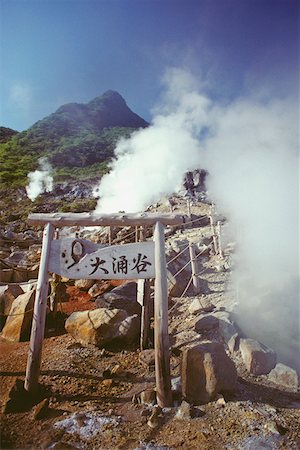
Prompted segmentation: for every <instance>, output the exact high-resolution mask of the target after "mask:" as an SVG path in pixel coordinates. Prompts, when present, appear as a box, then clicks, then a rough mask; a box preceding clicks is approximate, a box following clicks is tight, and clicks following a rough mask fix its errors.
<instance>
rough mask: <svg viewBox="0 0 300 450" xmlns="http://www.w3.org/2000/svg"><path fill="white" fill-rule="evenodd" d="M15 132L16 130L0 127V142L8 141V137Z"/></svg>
mask: <svg viewBox="0 0 300 450" xmlns="http://www.w3.org/2000/svg"><path fill="white" fill-rule="evenodd" d="M17 133H18V132H17V131H15V130H12V129H11V128H6V127H0V143H1V144H2V143H5V142H7V141H9V139H10V138H11V137H12V136H14V135H15V134H17Z"/></svg>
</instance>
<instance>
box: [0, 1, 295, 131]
mask: <svg viewBox="0 0 300 450" xmlns="http://www.w3.org/2000/svg"><path fill="white" fill-rule="evenodd" d="M299 5H300V3H299V2H298V0H98V1H95V0H0V20H1V23H0V25H1V27H0V38H1V44H0V64H1V69H0V70H1V73H0V77H1V78H0V125H1V126H7V127H11V128H14V129H16V130H24V129H27V128H28V127H30V126H31V125H32V124H33V123H34V122H36V121H37V120H39V119H41V118H43V117H45V116H47V115H49V114H50V113H52V112H54V111H55V110H56V109H57V108H58V107H59V106H61V105H62V104H64V103H68V102H79V103H81V102H87V101H89V100H91V99H92V98H94V97H96V96H98V95H101V94H102V93H103V92H105V91H106V90H107V89H114V90H117V91H118V92H120V94H121V95H122V96H123V97H124V98H125V100H126V101H127V103H128V105H129V106H130V107H131V109H133V110H134V111H135V112H136V113H138V114H140V115H141V116H142V117H144V118H145V119H146V120H150V119H151V108H153V106H154V105H155V103H156V102H157V100H158V98H159V96H160V93H161V89H162V85H161V78H162V76H163V74H164V71H165V70H166V68H167V67H170V66H176V67H181V68H186V69H189V70H191V71H192V72H193V74H194V75H196V76H199V77H202V78H204V79H205V80H206V84H207V89H208V90H209V91H210V95H211V96H212V97H213V98H218V99H221V100H224V101H228V100H231V99H234V98H236V97H239V96H242V95H261V96H263V95H267V96H270V95H271V96H274V95H278V96H286V95H292V96H295V95H298V86H299V84H298V83H299V66H298V64H299Z"/></svg>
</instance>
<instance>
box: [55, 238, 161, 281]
mask: <svg viewBox="0 0 300 450" xmlns="http://www.w3.org/2000/svg"><path fill="white" fill-rule="evenodd" d="M49 272H54V273H57V274H59V275H61V276H63V277H66V278H70V279H71V280H78V279H85V280H87V279H92V280H97V279H99V280H102V279H103V280H110V279H114V280H128V279H129V280H130V279H135V278H137V279H140V278H153V277H154V276H155V267H154V243H153V242H141V243H137V244H122V245H113V246H103V245H97V244H93V243H92V242H90V241H87V240H85V239H74V238H66V239H61V240H55V241H52V245H51V252H50V263H49Z"/></svg>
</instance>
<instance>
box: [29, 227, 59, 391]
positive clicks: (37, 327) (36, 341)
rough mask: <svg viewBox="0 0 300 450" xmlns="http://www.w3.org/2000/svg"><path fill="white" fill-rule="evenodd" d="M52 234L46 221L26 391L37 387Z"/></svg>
mask: <svg viewBox="0 0 300 450" xmlns="http://www.w3.org/2000/svg"><path fill="white" fill-rule="evenodd" d="M53 236H54V226H53V225H51V224H50V223H48V224H47V225H46V226H45V228H44V234H43V244H42V253H41V260H40V268H39V276H38V282H37V290H36V296H35V303H34V312H33V321H32V328H31V336H30V344H29V353H28V359H27V368H26V378H25V384H24V387H25V389H26V391H28V392H34V391H36V390H37V388H38V381H39V374H40V365H41V355H42V345H43V338H44V330H45V319H46V308H47V297H48V286H49V274H48V265H49V256H50V248H51V241H52V239H53Z"/></svg>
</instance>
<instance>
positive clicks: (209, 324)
mask: <svg viewBox="0 0 300 450" xmlns="http://www.w3.org/2000/svg"><path fill="white" fill-rule="evenodd" d="M218 326H219V319H218V318H217V317H215V316H213V315H212V314H208V315H206V316H202V317H201V318H200V319H199V320H198V321H197V322H196V323H195V331H197V333H201V332H203V331H205V330H212V329H213V328H217V327H218Z"/></svg>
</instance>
